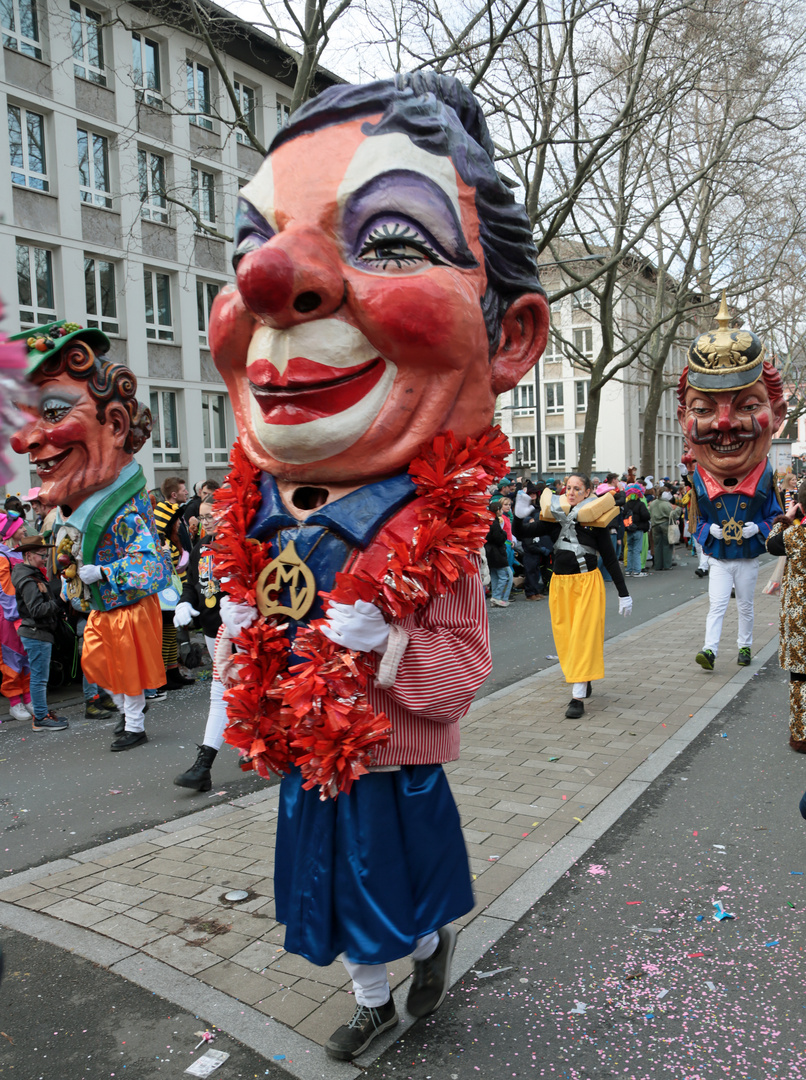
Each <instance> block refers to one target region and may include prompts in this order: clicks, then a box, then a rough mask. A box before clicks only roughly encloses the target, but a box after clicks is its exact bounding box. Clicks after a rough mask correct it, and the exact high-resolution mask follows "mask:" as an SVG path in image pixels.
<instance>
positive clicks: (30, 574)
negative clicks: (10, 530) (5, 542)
mask: <svg viewBox="0 0 806 1080" xmlns="http://www.w3.org/2000/svg"><path fill="white" fill-rule="evenodd" d="M49 547H50V545H48V544H46V543H45V541H44V540H43V538H42V537H41V536H25V537H23V539H22V540H21V541H20V543H19V546H18V549H17V550H18V551H19V553H20V554H21V555H22V562H21V563H17V564H16V565H15V566H13V567H12V569H11V582H12V584H13V585H14V590H15V592H16V595H17V610H18V612H19V616H20V626H19V631H18V632H19V635H20V640H21V641H22V644H23V648H24V649H25V652H26V654H27V656H28V663H29V665H30V668H31V701H32V703H33V707H34V716H33V719H32V721H31V727H32V728H33V729H34V731H64V729H65V728H67V727H69V726H70V725H69V724H68V722H67V721H66V720H65V718H64V717H63V716H56V715H55V714H54V713H52V712H51V711H50V709H49V708H48V698H47V690H48V677H49V675H50V657H51V653H52V652H53V643H54V640H55V633H56V629H57V626H58V623H59V619H61V616H62V609H61V604H60V602H59V600H58V598H57V596H56V595H54V593H53V591H52V590H51V588H50V585H49V582H48V579H47V575H46V573H45V566H46V565H47V562H46V560H47V554H48V549H49Z"/></svg>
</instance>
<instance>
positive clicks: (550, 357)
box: [543, 331, 563, 364]
mask: <svg viewBox="0 0 806 1080" xmlns="http://www.w3.org/2000/svg"><path fill="white" fill-rule="evenodd" d="M562 358H563V350H562V346H561V345H560V342H559V339H558V338H556V337H555V336H554V334H552V333H551V332H550V331H549V336H548V341H547V342H546V351H545V352H544V353H543V363H544V364H559V363H561V362H562Z"/></svg>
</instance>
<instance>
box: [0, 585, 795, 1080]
mask: <svg viewBox="0 0 806 1080" xmlns="http://www.w3.org/2000/svg"><path fill="white" fill-rule="evenodd" d="M763 576H764V575H762V577H763ZM778 608H779V601H778V599H777V598H775V597H772V598H771V597H767V596H764V595H763V594H762V593H761V591H760V588H759V590H758V591H757V594H756V632H755V644H754V650H755V652H756V656H755V657H754V661H753V665H752V666H751V667H750V668H747V669H742V668H738V667H737V665H736V646H735V644H734V643H735V640H736V629H737V628H736V612H735V605H731V608H730V611H729V615H728V617H727V618H726V620H725V627H724V631H723V635H722V644H723V650H722V654H721V656H720V658H719V659H718V661H717V666H716V670H715V671H714V672H713V673H705V672H703V671H702V670H701V669H700V668H699V667H698V666H697V665H696V664H695V663H694V654H695V653H696V651H697V649H698V648H699V645H700V641H701V634H702V630H703V627H704V623H705V615H706V611H707V598H706V597H703V598H698V599H696V600H694V601H690V602H689V603H687V604H685V605H683V606H682V607H681V608H678V609H677V610H676V611H675V612H673V613H671V614H666V615H662V616H659V617H658V618H657V619H655V620H652V621H651V622H649V623H645V624H643V625H642V626H641V627H639V628H636V629H634V630H629V629H628V630H627V631H626V632H625V633H623V634H621V635H620V636H619V637H617V638H615V639H613V640H611V641H610V642H609V643H608V644H607V646H606V649H605V658H606V670H607V677H606V679H605V680H604V682H603V683H597V684H595V686H594V695H593V697H592V698H591V699H590V700H589V701H588V702H587V703H586V709H585V715H584V716H583V717H582V719H580V720H579V721H570V720H566V719H565V717H564V713H565V707H566V705H567V702H568V699H569V691H568V687H567V686H566V684H565V682H564V681H563V679H562V676H561V673H560V671H559V668H558V667H557V666H555V667H553V668H550V669H548V670H545V671H542V672H540V673H539V674H538V675H535V676H532V677H530V678H528V679H525V680H523V681H522V682H520V683H518V684H516V685H515V686H513V687H511V688H509V689H507V690H502V691H499V692H497V693H496V694H493V695H491V696H490V697H488V698H485V699H483V700H481V701H479V702H477V703H475V704H474V706H473V708H472V710H471V712H470V714H469V716H468V717H467V719H466V720H465V721H464V723H463V736H462V747H463V749H462V756H461V758H460V760H459V761H458V762H454V763H453V764H451V765H448V766H447V767H446V769H447V772H448V775H449V778H450V781H451V786H452V788H453V792H454V794H455V797H456V800H457V803H458V805H459V809H460V812H461V815H462V822H463V826H464V830H465V838H466V841H467V845H468V851H469V853H470V860H471V869H472V872H473V875H474V879H475V889H476V901H477V902H476V906H475V908H474V909H473V911H472V912H471V913H470V914H468V915H467V916H466V917H465V918H463V919H461V920H460V923H459V924H460V926H461V927H462V933H461V934H460V938H459V946H458V949H457V955H456V961H455V964H454V970H453V977H454V979H458V978H459V977H460V976H461V975H462V974H463V973H464V972H466V971H467V970H468V969H470V968H472V967H473V966H474V965H476V964H477V963H478V960H479V958H480V956H481V955H482V954H483V953H484V952H485V951H486V949H487V948H488V947H489V946H490V945H491V944H492V943H493V942H494V941H497V940H498V939H499V938H500V937H501V936H502V935H503V933H505V932H506V930H507V929H509V927H510V926H512V925H513V924H514V923H515V922H516V921H517V920H518V919H519V918H520V917H521V916H522V915H523V914H524V913H525V912H526V911H528V909H529V908H530V907H531V906H532V905H533V904H534V902H535V901H536V899H537V898H539V896H541V895H542V894H543V893H544V892H545V891H546V890H547V889H548V888H550V887H551V885H552V884H553V883H554V882H555V881H556V880H557V879H558V878H559V877H560V876H561V875H562V874H563V873H564V872H565V871H566V870H567V869H568V867H569V866H571V865H573V863H574V862H575V861H576V860H577V859H578V858H579V857H580V856H581V855H582V854H583V853H584V852H585V850H587V848H588V847H590V846H591V844H592V843H593V842H594V841H595V840H596V839H597V838H598V837H599V836H600V835H601V834H602V833H603V832H604V831H605V830H606V829H607V828H608V827H609V826H610V825H611V824H613V822H614V821H616V820H617V819H618V817H619V816H620V814H621V813H623V811H624V810H625V809H626V807H627V806H629V805H630V804H631V803H632V802H633V801H634V800H635V799H636V798H637V797H638V795H640V794H641V793H642V792H643V791H644V790H645V789H646V787H647V786H648V784H649V783H650V782H651V781H652V780H653V779H654V778H655V777H656V776H657V775H659V774H660V772H662V771H663V769H664V768H665V766H666V765H667V764H668V762H669V761H670V760H672V758H673V757H675V756H676V755H677V754H678V753H680V751H681V750H682V749H683V748H684V747H685V746H686V745H687V744H688V743H689V742H690V741H691V739H692V738H694V736H695V735H696V734H698V733H699V731H701V730H702V729H703V728H704V727H705V726H706V724H708V723H709V722H710V721H711V720H712V719H713V718H714V717H715V716H716V715H717V713H718V712H719V711H720V709H722V708H723V707H724V706H725V705H726V704H727V703H728V702H729V701H730V700H731V699H732V697H733V696H734V695H735V693H736V692H737V691H738V689H739V688H740V687H741V686H742V685H744V683H745V682H746V681H747V680H748V679H749V678H751V677H752V674H753V672H754V671H755V670H756V669H757V667H758V665H759V663H760V662H763V660H765V659H766V658H767V657H769V656H770V655H772V653H773V652H774V650H775V647H776V641H777V629H778ZM627 625H628V624H627ZM648 759H649V760H648ZM276 814H277V788H276V787H275V788H271V789H267V790H265V791H261V792H259V793H256V794H254V795H249V796H246V797H244V798H241V799H236V800H234V801H233V802H231V803H229V804H226V805H219V806H215V807H210V808H208V809H205V810H201V811H199V812H198V813H197V814H193V815H191V816H189V817H184V818H182V819H181V820H179V821H174V822H170V823H168V824H165V825H162V826H159V827H157V828H155V829H150V830H148V831H147V832H144V833H141V834H140V835H139V836H133V837H126V838H124V839H122V840H118V841H114V842H112V843H110V844H106V845H103V846H101V847H97V848H94V849H91V850H88V851H85V852H81V853H79V854H77V855H74V856H73V857H72V858H70V859H63V860H59V861H58V862H56V863H51V864H48V865H45V866H40V867H37V868H35V869H33V870H28V871H24V872H22V873H18V874H15V875H13V876H12V877H10V878H8V879H6V880H4V881H2V882H0V924H2V925H5V926H8V927H11V928H12V929H15V930H18V931H20V932H22V933H26V934H29V935H32V936H34V937H37V938H41V939H43V940H47V941H51V942H53V943H55V944H58V945H60V946H62V947H64V948H69V949H73V950H75V951H76V952H78V953H79V954H81V955H83V956H86V957H88V958H89V959H91V960H93V961H95V962H96V963H99V964H101V965H103V966H104V967H107V968H109V969H110V970H111V971H113V972H115V973H117V974H119V975H122V976H124V977H125V978H128V979H131V980H132V981H134V982H136V983H139V984H140V985H143V986H146V987H147V988H148V989H150V990H152V991H153V992H155V993H158V994H161V995H162V996H163V997H165V998H167V999H168V1000H170V1001H173V1002H175V1003H176V1004H178V1005H181V1006H182V1007H184V1008H189V1009H192V1010H194V1011H195V1012H196V1013H198V1014H199V1015H201V1016H203V1017H204V1018H205V1019H206V1020H207V1021H208V1022H210V1023H213V1024H216V1025H218V1026H220V1027H222V1028H224V1029H225V1030H227V1031H228V1032H229V1033H230V1034H232V1035H233V1036H235V1037H236V1038H238V1039H240V1040H241V1041H242V1042H245V1043H246V1044H247V1045H250V1046H252V1047H254V1048H255V1049H257V1050H259V1051H260V1052H261V1053H263V1054H264V1055H265V1056H266V1057H267V1058H268V1059H272V1058H276V1057H278V1056H282V1057H283V1060H282V1061H280V1062H279V1066H280V1067H281V1068H283V1069H286V1070H287V1071H288V1072H289V1073H291V1074H292V1075H296V1076H300V1077H314V1076H322V1075H323V1074H324V1075H326V1076H328V1077H330V1078H336V1080H337V1078H339V1077H342V1076H345V1077H346V1076H354V1075H355V1074H356V1070H355V1067H354V1066H352V1065H347V1064H345V1065H341V1064H338V1063H334V1062H327V1063H326V1059H325V1057H324V1053H323V1051H322V1050H321V1046H322V1044H323V1043H324V1042H325V1041H326V1039H327V1038H328V1036H329V1035H330V1034H331V1033H332V1031H333V1029H334V1028H335V1027H337V1026H338V1024H339V1023H341V1022H343V1021H344V1020H345V1019H346V1018H347V1017H349V1016H350V1015H351V1013H352V1009H353V1004H352V998H351V996H350V994H349V993H348V991H349V980H347V979H346V978H345V972H344V969H343V968H342V966H341V965H340V964H338V963H337V964H334V965H332V966H331V967H329V968H325V969H322V968H316V967H313V966H312V965H310V964H309V963H307V961H305V960H302V959H301V958H300V957H297V956H294V955H291V954H289V953H286V952H285V951H284V949H283V947H282V941H283V928H282V926H280V925H278V924H277V923H276V922H275V917H274V901H273V881H272V873H273V857H274V830H275V818H276ZM229 889H243V890H246V891H247V892H248V894H249V896H248V899H247V900H245V901H243V902H238V903H231V902H228V901H226V900H225V899H224V893H225V892H226V891H227V890H229ZM391 968H392V970H393V972H394V974H393V977H392V980H391V981H392V984H393V988H394V987H399V986H400V984H401V983H403V982H404V980H406V978H407V976H408V975H409V973H410V970H411V966H410V963H409V961H408V960H404V961H400V962H398V963H395V964H392V965H391ZM405 989H406V988H405V987H403V988H402V989H401V990H400V991H399V996H400V997H401V998H402V999H403V1000H402V1001H400V1002H399V1006H401V1008H402V1006H403V1004H404V995H405ZM399 1011H401V1009H399ZM401 1020H403V1021H404V1026H403V1027H399V1028H397V1029H395V1031H394V1032H390V1033H388V1034H387V1035H386V1036H385V1037H384V1038H379V1039H377V1040H376V1042H375V1043H373V1047H372V1051H371V1052H370V1053H368V1054H366V1055H364V1056H362V1058H361V1064H362V1065H365V1064H367V1063H368V1062H369V1061H370V1060H372V1059H373V1058H374V1057H376V1056H378V1055H379V1054H380V1053H381V1052H382V1051H383V1049H384V1048H385V1046H388V1045H389V1043H391V1042H392V1041H393V1040H394V1039H396V1038H398V1037H399V1035H400V1034H401V1032H402V1030H405V1009H404V1008H402V1011H401Z"/></svg>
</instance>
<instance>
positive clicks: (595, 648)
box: [523, 473, 632, 720]
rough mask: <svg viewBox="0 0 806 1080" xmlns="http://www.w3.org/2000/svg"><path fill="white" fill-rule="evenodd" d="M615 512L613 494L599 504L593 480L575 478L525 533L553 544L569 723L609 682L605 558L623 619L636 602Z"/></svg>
mask: <svg viewBox="0 0 806 1080" xmlns="http://www.w3.org/2000/svg"><path fill="white" fill-rule="evenodd" d="M614 510H615V502H614V500H613V496H612V495H603V496H601V497H600V498H598V499H597V498H596V497H595V496H594V495H593V494H592V490H591V482H590V478H589V477H587V476H585V475H584V474H582V473H572V474H571V475H570V476H569V477H568V480H567V482H566V486H565V499H561V497H560V496H558V495H551V493H550V492H548V491H547V492H544V496H543V498H542V499H541V519H542V520H540V521H535V522H530V523H528V524H526V525H524V528H523V535H524V537H527V536H546V535H547V536H550V537H551V539H552V541H553V542H554V566H553V570H554V573H553V574H552V578H551V585H550V587H549V611H550V612H551V629H552V632H553V633H554V644H555V647H556V649H557V656H558V657H559V660H560V667H561V668H562V672H563V675H564V676H565V681H566V682H567V683H571V685H572V696H571V701H570V702H569V704H568V708H567V709H566V711H565V715H566V716H567V717H568V719H569V720H575V719H579V717H581V716H582V714H583V713H584V712H585V706H584V704H583V702H584V699H585V698H587V697H590V695H591V683H592V682H593V681H594V680H596V679H603V678H604V627H605V589H604V579H603V578H602V575H601V572H600V571H599V569H598V566H597V564H598V559H599V556H600V555H601V557H602V563H603V564H604V566H605V568H606V569H607V571H608V572H609V574H610V576H611V577H612V579H613V584H614V585H615V586H616V589H617V590H618V594H619V598H620V599H619V615H629V614H630V612H631V611H632V598H631V597H630V594H629V592H628V591H627V586H626V585H625V583H624V575H623V574H622V572H621V566H620V565H619V562H618V560H617V559H616V553H615V551H614V550H613V544H612V542H611V540H610V533H609V530H608V529H607V527H606V526H607V525H608V524H609V523H610V521H611V520H612V518H613V517H614V516H615V515H614V512H613V511H614ZM616 512H617V511H616Z"/></svg>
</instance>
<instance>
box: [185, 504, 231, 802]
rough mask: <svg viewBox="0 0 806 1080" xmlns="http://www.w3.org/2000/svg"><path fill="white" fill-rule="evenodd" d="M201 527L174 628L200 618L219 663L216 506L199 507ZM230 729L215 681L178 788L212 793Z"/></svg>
mask: <svg viewBox="0 0 806 1080" xmlns="http://www.w3.org/2000/svg"><path fill="white" fill-rule="evenodd" d="M199 523H200V524H201V526H202V528H203V529H204V539H202V540H199V541H198V542H197V544H196V546H195V547H194V548H193V551H192V552H191V553H190V560H189V561H188V566H187V576H186V578H185V584H184V587H183V589H182V599H181V600H180V601H179V603H178V604H177V606H176V611H175V613H174V625H175V626H176V627H177V628H182V627H186V626H190V624H191V623H192V622H193V620H194V619H195V618H198V619H199V621H200V623H201V628H202V632H203V633H204V640H205V642H206V644H207V651H208V652H209V653H210V656H211V657H212V658H213V660H215V639H216V635H217V634H218V631H219V628H220V626H221V614H220V606H221V586H220V584H219V583H218V581H217V580H216V578H215V577H214V576H213V555H212V552H211V550H210V547H209V545H210V543H211V542H212V541H213V540H214V539H215V531H216V519H215V515H214V513H213V504H212V502H203V503H202V504H201V506H200V507H199ZM214 671H215V665H214ZM226 726H227V709H226V706H225V705H224V684H223V683H222V682H221V681H220V680H219V679H216V678H213V680H212V683H211V686H210V709H209V711H208V713H207V726H206V727H205V729H204V739H203V741H202V744H201V746H199V747H198V750H199V753H198V755H197V757H196V761H195V762H194V763H193V765H191V767H190V768H189V769H188V770H187V771H186V772H183V773H181V774H180V775H179V776H177V777H176V779H175V780H174V783H175V784H176V785H177V787H186V788H192V789H193V790H194V791H209V790H210V788H211V787H212V786H213V780H212V775H211V772H210V769H211V767H212V764H213V762H214V761H215V758H216V755H217V754H218V751H219V750H220V749H221V744H222V743H223V742H224V728H225V727H226Z"/></svg>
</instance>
